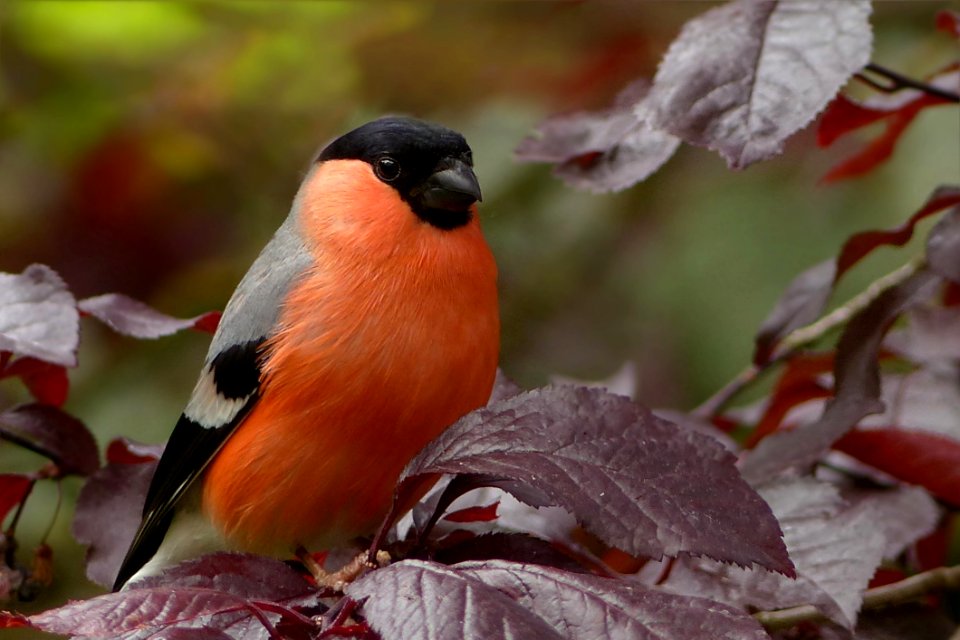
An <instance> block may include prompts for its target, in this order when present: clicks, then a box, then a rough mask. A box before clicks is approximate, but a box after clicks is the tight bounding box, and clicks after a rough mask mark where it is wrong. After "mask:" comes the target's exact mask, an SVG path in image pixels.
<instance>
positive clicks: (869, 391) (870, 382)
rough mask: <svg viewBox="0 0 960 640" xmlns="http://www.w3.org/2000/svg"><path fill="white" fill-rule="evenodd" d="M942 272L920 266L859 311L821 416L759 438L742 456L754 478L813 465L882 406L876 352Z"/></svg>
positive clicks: (840, 349)
mask: <svg viewBox="0 0 960 640" xmlns="http://www.w3.org/2000/svg"><path fill="white" fill-rule="evenodd" d="M939 282H940V277H939V276H937V275H936V274H934V273H931V272H930V271H926V270H921V271H918V272H917V273H915V274H914V275H913V276H911V277H910V278H908V279H906V280H904V281H903V282H901V283H900V284H898V285H896V286H894V287H891V288H889V289H887V290H886V291H884V292H883V293H882V294H880V295H879V296H878V297H877V299H876V300H874V301H873V302H871V303H870V304H869V305H868V306H867V307H866V308H865V309H863V310H862V311H861V312H860V313H858V314H857V315H855V316H854V317H853V318H852V319H851V320H850V322H849V323H848V324H847V327H846V329H844V331H843V334H842V335H841V336H840V341H839V343H838V344H837V357H836V370H835V372H834V377H835V379H836V393H835V395H834V397H833V398H832V399H831V400H830V402H829V403H827V406H826V408H825V409H824V411H823V414H822V415H821V416H820V419H819V420H817V421H816V422H815V423H813V424H811V425H807V426H804V427H802V428H797V429H794V430H792V431H787V432H777V433H774V434H772V435H770V436H768V437H767V438H764V439H763V440H761V441H760V443H759V444H758V445H757V447H756V448H755V449H753V450H752V451H750V452H749V453H747V454H746V456H745V457H744V458H743V459H742V460H741V465H740V471H741V473H743V477H744V478H746V479H747V480H748V481H749V482H750V483H752V484H754V485H757V484H759V483H760V482H762V481H764V480H767V479H769V478H772V477H774V476H777V475H779V474H781V473H783V472H784V471H787V470H789V469H793V468H797V467H801V466H805V465H811V464H814V463H815V462H816V461H817V459H819V458H820V456H821V455H822V454H823V453H824V452H826V451H827V449H828V448H829V447H830V445H831V444H833V443H834V442H835V441H836V440H837V439H838V438H839V437H840V436H842V435H843V434H844V433H846V432H847V431H849V430H850V429H851V428H852V427H853V426H854V425H855V424H857V423H858V422H859V421H860V420H861V419H863V418H864V417H865V416H867V415H870V414H872V413H879V412H881V411H883V403H882V402H880V373H879V370H878V368H877V356H878V354H879V351H880V344H881V342H882V340H883V336H884V335H885V334H886V332H887V330H888V329H889V328H890V324H891V323H892V322H893V321H894V320H895V319H896V318H897V316H899V315H900V314H901V313H903V312H904V311H906V310H907V309H909V308H910V307H911V306H912V305H913V304H915V303H916V302H917V301H919V300H923V299H924V298H926V297H927V296H929V295H930V294H931V293H932V292H933V291H934V289H935V288H936V286H937V285H938V284H939Z"/></svg>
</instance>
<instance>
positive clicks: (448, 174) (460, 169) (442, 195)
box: [420, 159, 483, 211]
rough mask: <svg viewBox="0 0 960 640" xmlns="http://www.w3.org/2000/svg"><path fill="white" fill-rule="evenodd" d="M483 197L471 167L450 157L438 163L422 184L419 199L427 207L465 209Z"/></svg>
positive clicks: (453, 209) (447, 209)
mask: <svg viewBox="0 0 960 640" xmlns="http://www.w3.org/2000/svg"><path fill="white" fill-rule="evenodd" d="M482 199H483V198H482V197H481V195H480V183H479V182H477V176H476V174H474V173H473V168H472V167H471V166H470V165H468V164H467V163H466V162H464V161H463V160H459V159H451V160H446V161H444V162H443V163H441V164H440V166H439V167H438V168H437V171H436V172H434V174H433V175H431V176H430V177H429V178H427V180H426V182H424V184H423V190H422V191H421V192H420V201H421V202H422V203H423V206H424V207H426V208H427V209H443V210H445V211H466V210H467V209H469V208H470V205H472V204H473V203H474V202H477V201H480V200H482Z"/></svg>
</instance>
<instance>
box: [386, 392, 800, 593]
mask: <svg viewBox="0 0 960 640" xmlns="http://www.w3.org/2000/svg"><path fill="white" fill-rule="evenodd" d="M733 462H734V458H733V456H732V454H730V453H729V452H727V451H726V450H725V449H724V448H723V447H722V446H721V445H720V444H719V443H718V442H717V441H716V440H714V439H713V438H710V437H708V436H705V435H701V434H700V433H696V432H694V431H691V430H687V429H682V428H678V427H677V426H676V425H673V424H671V423H669V422H666V421H665V420H662V419H660V418H657V417H656V416H655V415H653V414H652V413H651V412H650V411H649V410H647V409H645V408H644V407H642V406H640V405H638V404H636V403H634V402H631V401H630V400H629V399H627V398H625V397H623V396H618V395H613V394H610V393H606V392H604V391H601V390H597V389H587V388H584V387H546V388H543V389H538V390H535V391H530V392H527V393H523V394H520V395H518V396H514V397H512V398H509V399H507V400H505V401H503V402H500V403H498V404H496V405H492V406H489V407H487V408H483V409H480V410H478V411H475V412H473V413H471V414H469V415H467V416H466V417H464V418H463V419H461V420H460V421H458V422H457V423H456V424H454V425H453V426H451V427H450V428H449V429H447V431H445V432H444V433H443V434H442V435H441V436H440V437H439V438H437V439H436V440H434V441H433V442H432V443H431V444H430V445H428V446H427V447H426V448H425V449H424V450H423V451H422V452H421V453H420V454H419V455H418V456H417V457H416V458H414V460H413V461H412V462H411V463H410V464H409V465H407V468H406V469H405V470H404V472H403V474H401V479H400V484H399V490H398V498H397V500H396V502H397V503H398V504H403V503H404V502H405V501H406V500H407V498H406V495H407V493H408V492H410V491H412V490H414V487H416V481H417V480H418V478H420V477H422V476H429V475H432V474H438V473H452V474H472V475H478V476H481V477H483V478H486V479H487V481H486V483H487V484H489V485H491V486H498V487H500V488H503V489H505V490H507V491H509V492H511V493H513V494H514V495H516V496H517V497H518V498H519V499H521V500H523V501H524V502H526V503H528V504H531V505H533V506H543V505H557V506H561V507H563V508H565V509H567V510H568V511H570V512H571V513H573V514H575V515H576V517H577V519H578V520H579V521H580V522H581V523H582V524H583V525H584V527H585V528H586V529H587V530H589V531H590V532H591V533H593V534H595V535H596V536H598V537H599V538H600V539H601V540H603V541H604V542H605V543H606V544H608V545H610V546H613V547H617V548H619V549H622V550H623V551H626V552H627V553H630V554H631V555H635V556H648V557H655V558H659V557H660V556H661V555H662V554H668V555H676V554H677V553H680V552H687V553H696V554H705V555H708V556H711V557H714V558H717V559H721V560H725V561H727V562H736V563H739V564H742V565H745V566H747V565H750V564H752V563H757V564H759V565H761V566H765V567H768V568H770V569H773V570H775V571H780V572H782V573H785V574H789V573H791V572H792V565H791V564H790V561H789V559H788V558H787V557H786V554H785V552H784V548H783V543H782V541H781V539H780V536H781V533H780V529H779V527H778V526H777V524H776V521H775V520H774V519H773V518H772V516H771V515H770V512H769V511H768V508H767V505H766V504H765V503H764V502H763V501H762V500H760V498H759V496H757V494H756V493H755V492H754V491H753V490H752V489H750V488H749V487H748V486H747V485H746V484H745V483H744V482H743V480H742V479H741V478H740V477H739V475H738V474H737V472H736V469H735V468H734V466H733ZM681 468H682V469H683V470H684V471H683V473H682V474H677V473H676V471H675V470H676V469H681ZM611 514H616V517H611Z"/></svg>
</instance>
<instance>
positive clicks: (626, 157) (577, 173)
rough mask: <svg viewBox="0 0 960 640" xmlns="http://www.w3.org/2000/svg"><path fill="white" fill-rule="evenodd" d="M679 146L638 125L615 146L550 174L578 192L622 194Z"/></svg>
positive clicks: (662, 133)
mask: <svg viewBox="0 0 960 640" xmlns="http://www.w3.org/2000/svg"><path fill="white" fill-rule="evenodd" d="M678 146H680V139H679V138H677V137H676V136H672V135H670V134H669V133H667V132H666V131H662V130H660V129H655V128H653V127H651V126H650V124H649V123H648V122H646V121H645V120H642V121H639V122H638V123H637V125H636V126H635V127H633V129H631V130H630V131H629V132H628V133H627V134H626V135H625V136H624V137H623V138H621V139H620V141H619V142H617V144H615V145H613V146H612V147H610V148H609V149H605V150H604V151H602V152H598V153H596V154H589V155H586V156H581V157H578V158H571V159H570V160H567V161H565V162H563V163H562V164H560V165H559V166H557V168H556V169H555V170H554V173H555V174H556V175H557V177H559V178H561V179H562V180H563V181H564V182H566V183H567V184H568V185H570V186H572V187H576V188H578V189H586V190H589V191H592V192H594V193H610V192H615V191H623V190H624V189H626V188H627V187H632V186H633V185H635V184H636V183H638V182H641V181H642V180H646V179H647V178H648V177H650V176H651V175H653V173H654V172H656V171H657V169H659V168H660V167H662V166H663V165H664V163H665V162H666V161H667V160H669V159H670V158H671V157H672V156H673V154H674V153H675V152H676V150H677V147H678Z"/></svg>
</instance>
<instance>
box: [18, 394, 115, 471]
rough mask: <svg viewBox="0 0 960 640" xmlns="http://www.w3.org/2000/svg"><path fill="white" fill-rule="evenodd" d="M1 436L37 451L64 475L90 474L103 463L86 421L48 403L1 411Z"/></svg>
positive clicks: (20, 406) (25, 405)
mask: <svg viewBox="0 0 960 640" xmlns="http://www.w3.org/2000/svg"><path fill="white" fill-rule="evenodd" d="M0 439H3V440H9V441H10V442H15V443H16V444H18V445H20V446H22V447H25V448H27V449H30V450H31V451H35V452H36V453H39V454H40V455H42V456H45V457H47V458H49V459H50V460H51V461H53V462H54V463H56V465H57V467H59V469H60V472H61V473H62V474H64V475H67V474H77V475H81V476H86V475H90V474H91V473H93V472H94V471H96V470H97V469H98V468H99V467H100V456H99V453H98V452H97V443H96V441H95V440H94V439H93V435H92V434H91V433H90V431H89V430H87V428H86V427H85V426H84V424H83V423H82V422H80V421H79V420H77V419H76V418H74V417H73V416H71V415H69V414H67V413H65V412H64V411H61V410H60V409H58V408H56V407H53V406H50V405H46V404H24V405H19V406H17V407H14V408H12V409H8V410H6V411H4V412H3V413H0Z"/></svg>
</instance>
